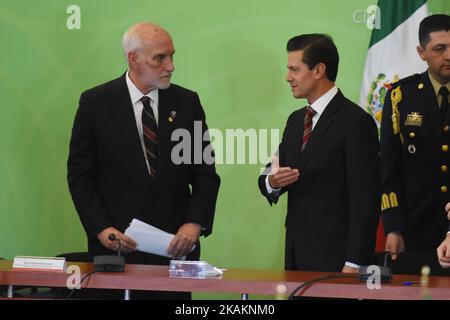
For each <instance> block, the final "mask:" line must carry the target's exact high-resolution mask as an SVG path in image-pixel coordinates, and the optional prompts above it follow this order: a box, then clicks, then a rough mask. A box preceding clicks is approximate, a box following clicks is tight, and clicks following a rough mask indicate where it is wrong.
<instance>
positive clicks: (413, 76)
mask: <svg viewBox="0 0 450 320" xmlns="http://www.w3.org/2000/svg"><path fill="white" fill-rule="evenodd" d="M418 77H420V73H416V74H413V75H411V76H409V77H406V78H403V79H400V80H398V81H396V82H393V83H390V86H391V89H393V88H395V87H398V86H399V85H402V84H405V83H408V82H410V81H411V80H414V79H417V78H418Z"/></svg>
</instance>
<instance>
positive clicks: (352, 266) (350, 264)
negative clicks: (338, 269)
mask: <svg viewBox="0 0 450 320" xmlns="http://www.w3.org/2000/svg"><path fill="white" fill-rule="evenodd" d="M345 265H346V266H347V267H351V268H355V269H359V267H360V265H358V264H355V263H351V262H348V261H345Z"/></svg>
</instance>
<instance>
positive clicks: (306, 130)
mask: <svg viewBox="0 0 450 320" xmlns="http://www.w3.org/2000/svg"><path fill="white" fill-rule="evenodd" d="M315 114H316V111H315V110H314V109H313V108H311V106H307V107H306V114H305V121H304V123H303V140H302V148H301V151H302V152H303V150H304V149H305V147H306V144H307V143H308V140H309V137H310V136H311V132H312V124H313V123H312V118H313V117H314V115H315Z"/></svg>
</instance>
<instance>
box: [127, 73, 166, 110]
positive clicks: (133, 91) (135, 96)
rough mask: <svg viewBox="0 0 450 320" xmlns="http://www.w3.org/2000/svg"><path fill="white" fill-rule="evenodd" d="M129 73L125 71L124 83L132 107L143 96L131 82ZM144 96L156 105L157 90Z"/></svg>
mask: <svg viewBox="0 0 450 320" xmlns="http://www.w3.org/2000/svg"><path fill="white" fill-rule="evenodd" d="M129 73H130V72H129V71H127V75H126V81H127V87H128V92H129V93H130V98H131V102H132V103H133V105H134V104H136V102H138V101H139V100H140V99H141V98H142V96H144V94H143V93H142V92H141V91H140V90H139V89H138V88H137V87H136V85H135V84H134V83H133V81H131V79H130V74H129ZM145 96H147V97H149V98H150V99H151V100H152V101H153V102H154V103H156V104H158V98H159V92H158V89H155V90H152V91H150V92H149V93H148V94H146V95H145Z"/></svg>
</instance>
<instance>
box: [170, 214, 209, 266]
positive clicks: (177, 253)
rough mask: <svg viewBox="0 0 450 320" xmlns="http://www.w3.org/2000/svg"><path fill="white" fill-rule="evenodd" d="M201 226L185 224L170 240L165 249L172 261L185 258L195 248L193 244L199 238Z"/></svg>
mask: <svg viewBox="0 0 450 320" xmlns="http://www.w3.org/2000/svg"><path fill="white" fill-rule="evenodd" d="M200 231H201V226H200V225H198V224H196V223H185V224H183V225H182V226H181V227H180V229H178V232H177V234H176V235H175V237H174V238H173V239H172V242H171V243H170V245H169V248H168V249H167V252H168V253H169V255H170V256H171V257H172V258H174V259H180V258H181V257H186V256H187V255H188V253H189V252H191V251H192V250H193V248H195V243H196V242H197V241H198V238H199V237H200Z"/></svg>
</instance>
